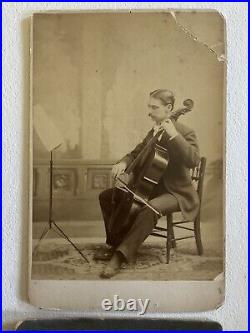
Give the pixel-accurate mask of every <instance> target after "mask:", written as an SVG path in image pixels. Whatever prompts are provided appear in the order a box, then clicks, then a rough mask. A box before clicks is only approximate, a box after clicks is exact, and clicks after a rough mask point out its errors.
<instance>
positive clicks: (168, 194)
mask: <svg viewBox="0 0 250 333" xmlns="http://www.w3.org/2000/svg"><path fill="white" fill-rule="evenodd" d="M174 101H175V99H174V95H173V93H172V92H171V91H169V90H163V89H158V90H155V91H153V92H152V93H150V99H149V104H148V107H149V109H150V113H149V116H150V117H151V118H152V120H153V121H154V122H155V125H154V126H153V128H152V129H151V130H150V131H149V133H148V134H147V136H146V137H145V139H144V140H143V141H142V143H140V144H138V145H137V146H136V147H135V149H134V150H133V151H132V152H130V153H129V154H127V155H126V156H125V157H123V158H122V159H121V160H120V161H119V162H118V163H117V164H115V165H114V166H113V168H112V175H113V176H114V177H117V176H119V175H121V174H122V173H123V172H124V171H125V170H126V168H127V167H128V165H129V164H130V163H131V162H132V161H133V160H134V159H135V158H136V157H137V155H138V154H139V153H140V151H141V150H142V149H143V147H145V145H146V144H147V143H148V141H149V140H150V139H151V138H152V137H153V136H154V135H156V133H157V132H158V131H159V130H162V129H164V132H163V134H162V135H161V136H159V138H158V140H159V145H161V146H163V147H164V148H166V149H167V150H168V154H169V163H168V166H167V168H166V170H165V171H164V173H163V176H162V177H161V179H160V182H159V183H158V184H157V185H156V186H155V188H154V190H153V193H152V195H151V198H150V201H149V203H150V204H151V205H152V206H153V207H154V208H156V209H157V210H158V211H159V212H161V213H162V215H166V214H167V213H170V212H175V211H181V212H182V215H183V217H184V219H188V220H193V219H194V218H195V216H196V215H197V213H198V209H199V198H198V195H197V192H196V191H195V189H194V187H193V185H192V181H191V177H190V171H189V169H190V168H194V167H195V166H197V165H198V163H199V161H200V157H199V148H198V144H197V139H196V136H195V133H194V131H193V130H191V129H190V128H188V127H187V126H185V125H183V124H181V123H180V122H177V121H174V120H172V119H170V117H171V115H172V113H173V106H174ZM116 192H118V197H117V194H116V196H115V197H116V200H117V202H119V190H116ZM112 198H113V189H107V190H105V191H103V192H102V193H100V196H99V200H100V206H101V210H102V214H103V218H104V223H105V229H106V236H107V240H106V243H107V244H108V245H110V246H111V249H110V251H107V252H106V253H103V256H102V258H105V257H106V258H107V259H110V261H109V263H108V264H107V266H106V268H105V269H104V271H103V272H102V274H101V277H103V278H111V277H112V276H114V275H115V274H117V273H118V272H119V270H120V268H121V265H122V263H123V262H134V261H135V259H136V253H137V250H138V248H139V246H140V245H141V244H142V243H143V241H144V240H145V239H146V238H147V237H148V236H149V235H150V234H151V232H152V230H153V229H154V227H155V225H156V223H157V219H158V215H157V214H156V213H155V212H154V211H153V210H151V209H150V208H149V207H148V206H146V205H145V206H142V208H141V210H140V211H139V212H138V214H137V216H136V218H135V221H134V222H133V225H132V226H131V228H130V229H129V230H128V232H126V233H125V234H123V235H122V237H121V239H119V240H118V239H114V237H112V231H111V232H110V231H109V229H110V228H109V223H110V218H111V212H112V205H111V202H112Z"/></svg>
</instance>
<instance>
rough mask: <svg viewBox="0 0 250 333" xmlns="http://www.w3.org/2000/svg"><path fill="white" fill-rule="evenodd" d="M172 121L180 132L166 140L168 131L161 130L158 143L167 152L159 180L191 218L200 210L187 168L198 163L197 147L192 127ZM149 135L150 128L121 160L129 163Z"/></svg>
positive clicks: (186, 216) (149, 137)
mask: <svg viewBox="0 0 250 333" xmlns="http://www.w3.org/2000/svg"><path fill="white" fill-rule="evenodd" d="M173 123H174V125H175V128H176V130H177V132H178V133H179V134H178V135H177V136H176V137H174V138H173V139H172V140H169V138H168V136H167V134H166V133H164V134H163V135H162V138H161V140H160V142H159V144H160V145H161V146H163V147H165V148H167V150H168V153H169V163H168V166H167V168H166V170H165V172H164V174H163V176H162V179H161V181H162V182H163V184H164V186H165V188H166V192H169V193H171V194H173V195H174V196H175V197H176V199H177V200H178V203H179V206H180V209H181V212H182V215H183V217H184V219H187V220H193V219H194V218H195V217H196V215H197V213H198V210H199V197H198V194H197V192H196V190H195V189H194V187H193V185H192V180H191V177H190V169H191V168H194V167H196V166H197V165H198V164H199V161H200V156H199V147H198V143H197V139H196V136H195V133H194V131H193V130H192V129H190V128H188V127H187V126H185V125H183V124H181V123H180V122H173ZM152 136H153V130H150V131H149V132H148V134H147V136H146V137H145V139H144V140H143V141H142V142H141V143H140V144H138V145H137V146H136V147H135V149H134V150H133V151H131V152H130V153H129V154H127V155H126V156H124V157H123V158H122V159H121V161H125V162H126V163H127V166H128V165H129V164H130V163H131V162H132V161H133V160H134V159H135V158H136V156H137V155H138V154H139V152H140V151H141V150H142V149H143V147H145V145H146V144H147V143H148V141H149V140H150V139H151V138H152Z"/></svg>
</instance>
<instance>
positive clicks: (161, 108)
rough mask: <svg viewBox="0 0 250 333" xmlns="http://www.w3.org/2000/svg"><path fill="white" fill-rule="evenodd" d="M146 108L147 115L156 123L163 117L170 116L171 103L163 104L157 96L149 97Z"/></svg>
mask: <svg viewBox="0 0 250 333" xmlns="http://www.w3.org/2000/svg"><path fill="white" fill-rule="evenodd" d="M148 108H149V116H150V117H151V118H152V120H154V121H155V122H156V123H160V122H161V121H163V120H164V119H166V118H169V117H170V116H171V112H172V105H171V104H167V105H163V103H162V102H161V100H160V99H159V98H154V97H150V98H149V103H148Z"/></svg>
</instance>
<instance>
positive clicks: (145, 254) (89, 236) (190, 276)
mask: <svg viewBox="0 0 250 333" xmlns="http://www.w3.org/2000/svg"><path fill="white" fill-rule="evenodd" d="M165 223H166V221H165V220H162V221H159V225H162V226H163V225H164V224H165ZM58 225H59V226H60V227H61V228H62V229H63V230H64V232H66V233H67V235H69V236H70V237H71V240H72V241H74V242H75V244H76V245H77V246H78V247H79V248H80V249H81V251H82V253H83V254H84V256H86V258H87V259H88V261H89V263H87V262H86V261H85V260H84V259H83V258H82V257H81V256H80V254H79V253H78V252H77V251H76V250H75V249H74V248H73V247H72V246H71V245H70V244H68V243H67V242H66V241H65V240H64V239H62V238H60V237H58V235H57V234H56V233H55V232H54V231H53V230H50V231H49V233H48V234H47V235H46V237H45V238H44V239H43V240H42V241H41V242H40V245H39V247H38V248H37V250H36V252H35V253H34V254H33V265H32V279H35V280H37V279H38V280H39V279H49V280H51V279H52V280H99V279H100V277H99V275H100V273H101V272H102V270H103V268H104V267H105V265H106V262H104V261H95V260H94V258H93V257H94V254H95V252H96V251H100V250H102V249H103V248H105V246H106V245H105V238H104V230H103V225H102V222H101V221H89V222H86V221H85V222H84V223H81V222H78V221H76V222H75V221H74V222H73V221H71V222H68V221H67V222H58ZM45 226H46V223H34V227H33V238H34V240H33V248H34V247H35V246H36V244H37V242H38V238H39V236H40V235H41V233H42V231H43V230H44V227H45ZM201 229H202V236H203V237H202V239H203V247H204V254H203V255H202V256H199V255H197V250H196V245H195V240H194V239H193V238H191V239H186V240H183V241H180V242H178V244H177V248H176V249H172V250H171V259H170V263H169V264H168V265H167V264H166V246H165V245H166V243H165V240H164V239H162V238H156V237H153V236H149V237H148V238H147V240H146V241H145V242H144V243H143V245H142V246H141V248H140V249H139V252H138V258H137V262H136V264H135V265H127V266H125V265H124V267H123V268H122V270H121V272H120V273H119V274H118V275H116V276H115V277H113V278H112V279H113V280H153V281H155V280H159V281H160V280H161V281H162V280H163V281H164V280H165V281H170V280H214V279H216V278H219V277H220V276H221V273H222V272H223V244H222V232H221V231H220V229H221V228H220V226H219V225H218V223H217V222H216V221H208V222H206V223H204V224H203V225H202V227H201ZM178 231H179V230H177V233H176V236H177V237H179V236H182V235H183V231H182V232H180V231H179V232H178Z"/></svg>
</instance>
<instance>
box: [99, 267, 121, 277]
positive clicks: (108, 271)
mask: <svg viewBox="0 0 250 333" xmlns="http://www.w3.org/2000/svg"><path fill="white" fill-rule="evenodd" d="M119 272H120V268H114V267H109V266H107V267H106V268H105V269H104V271H103V272H102V273H101V274H100V277H101V278H102V279H110V278H112V277H113V276H115V275H116V274H118V273H119Z"/></svg>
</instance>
